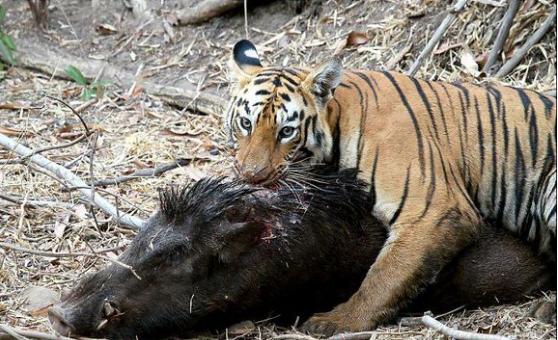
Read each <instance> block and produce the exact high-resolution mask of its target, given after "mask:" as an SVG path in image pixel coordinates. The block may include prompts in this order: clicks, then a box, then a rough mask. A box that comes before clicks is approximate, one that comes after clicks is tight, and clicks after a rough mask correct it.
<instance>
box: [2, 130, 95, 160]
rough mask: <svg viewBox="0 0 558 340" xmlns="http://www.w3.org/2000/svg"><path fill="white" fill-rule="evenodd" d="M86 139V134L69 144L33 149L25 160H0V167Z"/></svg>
mask: <svg viewBox="0 0 558 340" xmlns="http://www.w3.org/2000/svg"><path fill="white" fill-rule="evenodd" d="M86 137H87V135H86V134H83V135H81V136H80V137H78V138H76V139H74V140H73V141H71V142H68V143H65V144H59V145H50V146H45V147H42V148H38V149H34V150H33V154H31V155H29V156H27V157H25V158H11V159H0V165H1V164H22V163H25V160H26V159H27V158H29V157H31V156H33V155H37V154H40V153H42V152H45V151H50V150H58V149H64V148H68V147H70V146H72V145H75V144H77V143H79V142H81V141H82V140H84V139H85V138H86Z"/></svg>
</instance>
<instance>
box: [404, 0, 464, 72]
mask: <svg viewBox="0 0 558 340" xmlns="http://www.w3.org/2000/svg"><path fill="white" fill-rule="evenodd" d="M466 4H467V0H457V3H456V4H455V5H454V6H453V7H452V8H451V9H450V11H449V13H448V15H447V16H446V17H445V18H444V20H443V21H442V23H441V24H440V26H438V29H436V32H434V35H433V36H432V38H431V39H430V41H428V43H427V44H426V46H425V47H424V49H423V50H422V52H420V54H419V56H418V57H417V59H416V60H415V62H414V63H413V65H411V67H410V68H409V70H408V71H407V74H408V75H410V76H414V75H415V74H416V73H417V71H418V69H419V68H420V65H421V64H422V60H423V59H425V58H426V57H428V56H429V55H430V53H431V52H432V50H433V49H434V47H435V46H436V44H438V42H439V41H440V40H441V39H442V37H443V36H444V33H446V31H447V30H448V28H449V27H450V26H451V24H452V23H453V21H454V20H455V18H456V17H457V14H458V13H459V12H461V11H462V10H463V8H465V5H466Z"/></svg>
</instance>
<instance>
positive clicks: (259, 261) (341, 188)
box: [49, 169, 556, 339]
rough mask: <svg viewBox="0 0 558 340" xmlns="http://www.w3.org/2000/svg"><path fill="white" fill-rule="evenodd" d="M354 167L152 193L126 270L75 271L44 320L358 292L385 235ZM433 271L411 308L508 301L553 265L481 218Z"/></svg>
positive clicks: (176, 319)
mask: <svg viewBox="0 0 558 340" xmlns="http://www.w3.org/2000/svg"><path fill="white" fill-rule="evenodd" d="M355 175H356V173H355V172H354V171H343V172H341V173H337V172H333V174H331V173H330V174H329V175H328V172H327V171H325V170H323V169H322V170H320V171H319V172H318V173H317V174H315V175H313V176H314V177H312V178H311V179H309V180H308V181H307V182H306V183H307V184H308V185H306V186H304V187H303V186H297V185H294V186H293V185H289V186H286V187H283V188H276V190H269V189H264V188H258V187H253V186H249V185H247V184H244V183H241V182H237V181H228V180H226V179H224V178H213V179H211V178H209V179H203V180H200V181H198V182H197V183H195V184H193V185H192V186H189V187H186V188H171V189H168V190H164V191H162V192H161V193H160V210H159V211H158V212H157V213H155V214H154V215H153V216H152V217H151V218H150V219H149V220H148V222H147V223H146V226H145V227H144V228H143V229H142V230H141V231H140V232H139V233H138V234H137V235H136V237H135V238H134V240H133V242H132V244H131V245H130V246H129V247H128V249H127V250H126V251H125V252H124V253H123V254H122V256H121V257H120V261H121V262H123V263H125V264H126V265H128V266H131V267H132V268H133V270H134V272H132V271H131V270H130V269H129V268H125V267H123V266H119V265H117V264H113V265H111V266H109V267H107V268H105V269H103V270H101V271H99V272H97V273H95V274H94V275H91V276H89V277H87V278H84V279H83V280H82V281H81V282H80V284H78V285H77V287H75V288H74V289H73V290H72V291H71V292H70V294H69V295H68V296H65V297H63V299H62V302H61V303H60V304H58V305H56V306H55V307H53V308H51V309H50V310H49V318H50V320H51V322H52V324H53V327H54V328H55V329H56V330H57V331H58V332H59V333H61V334H63V335H81V336H95V337H106V338H110V339H135V338H139V339H151V338H165V337H168V336H189V335H192V334H195V333H196V332H199V331H201V330H208V329H209V330H215V329H219V328H220V327H223V326H227V325H229V324H231V323H232V322H238V321H242V320H246V319H259V320H261V319H263V318H266V317H267V316H270V315H277V314H280V315H282V316H283V317H289V316H294V315H300V316H301V317H302V318H304V317H306V316H309V315H310V314H311V313H314V312H320V311H326V310H329V309H330V308H332V307H333V306H334V305H335V304H338V303H341V302H343V301H345V300H346V299H348V298H349V297H350V296H351V295H352V294H353V293H354V292H355V291H356V290H357V288H358V287H359V285H360V283H361V282H362V279H363V278H364V276H365V275H366V273H367V271H368V269H369V268H370V265H371V264H372V263H373V261H374V260H375V258H376V257H377V255H378V253H379V251H380V250H381V248H382V246H383V244H384V242H385V241H386V239H387V235H386V228H385V227H384V226H383V225H381V224H380V223H379V222H378V221H377V220H376V219H374V218H373V217H372V216H371V215H370V211H371V210H372V207H373V202H372V198H371V197H370V194H368V192H367V191H366V190H365V187H364V185H363V184H362V183H359V182H358V181H356V180H355ZM287 184H289V183H287ZM291 184H293V182H291ZM136 275H137V276H139V277H140V278H141V279H138V277H137V276H136ZM438 278H439V282H438V283H436V284H434V285H433V286H432V287H430V288H429V289H427V291H426V292H425V293H424V294H423V295H422V296H423V298H422V299H418V301H417V306H418V307H419V308H428V309H431V310H437V309H439V308H442V309H445V308H452V307H456V306H459V305H462V304H471V305H473V306H477V305H482V304H488V303H493V302H494V301H496V299H499V301H501V302H504V301H514V300H516V299H518V298H520V297H522V296H524V295H527V294H533V293H536V292H537V291H538V290H540V289H542V288H546V287H552V286H553V285H554V286H555V283H556V270H555V266H554V267H549V266H547V265H546V264H545V263H544V262H542V261H541V260H540V259H539V258H537V256H536V255H535V253H534V252H533V251H532V249H530V248H529V247H528V246H527V245H525V244H523V243H521V242H520V241H519V240H518V239H517V238H514V237H513V236H510V235H509V234H508V233H506V232H504V231H502V230H498V229H496V228H488V227H487V228H486V229H485V230H484V231H483V232H482V233H481V236H480V237H479V240H478V242H477V243H475V244H474V245H472V246H471V247H469V248H467V249H466V250H464V251H463V253H462V254H461V255H460V256H459V257H457V258H456V259H455V260H454V261H453V262H451V263H450V265H448V267H447V268H446V269H444V271H443V272H442V273H440V275H439V276H438ZM422 310H424V309H422ZM446 310H447V309H446Z"/></svg>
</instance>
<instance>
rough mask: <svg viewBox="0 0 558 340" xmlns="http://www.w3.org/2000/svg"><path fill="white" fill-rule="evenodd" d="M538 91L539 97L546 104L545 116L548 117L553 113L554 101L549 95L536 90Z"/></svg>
mask: <svg viewBox="0 0 558 340" xmlns="http://www.w3.org/2000/svg"><path fill="white" fill-rule="evenodd" d="M536 93H537V96H539V99H540V100H541V102H542V103H543V105H544V116H545V117H546V118H550V115H551V113H552V109H553V107H554V102H553V101H552V100H551V99H550V98H548V97H547V96H545V95H543V94H541V93H538V92H536Z"/></svg>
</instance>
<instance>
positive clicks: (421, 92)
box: [411, 78, 440, 140]
mask: <svg viewBox="0 0 558 340" xmlns="http://www.w3.org/2000/svg"><path fill="white" fill-rule="evenodd" d="M411 81H412V82H413V84H414V85H415V88H416V89H417V92H418V94H419V96H420V99H422V103H423V104H424V107H426V111H428V115H429V116H430V121H431V122H432V128H434V134H435V135H436V139H438V140H440V136H439V135H438V127H437V126H436V119H435V118H434V113H433V112H432V106H431V105H430V102H429V101H428V98H427V97H426V93H424V90H423V89H422V86H421V85H420V83H419V81H418V80H416V79H415V78H411Z"/></svg>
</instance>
